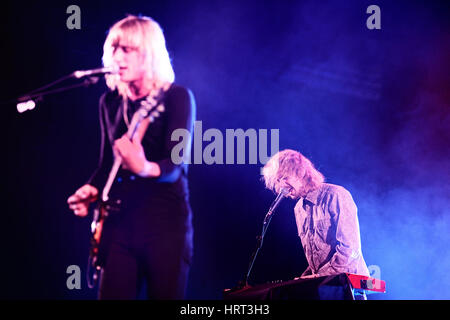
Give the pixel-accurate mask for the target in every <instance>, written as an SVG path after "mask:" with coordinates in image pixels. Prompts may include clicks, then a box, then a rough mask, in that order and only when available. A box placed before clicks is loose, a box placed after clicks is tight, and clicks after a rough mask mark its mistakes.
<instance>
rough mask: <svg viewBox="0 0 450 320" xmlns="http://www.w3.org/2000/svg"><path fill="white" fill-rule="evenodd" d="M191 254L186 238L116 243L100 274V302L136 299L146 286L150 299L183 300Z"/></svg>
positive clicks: (111, 248) (112, 246) (113, 244)
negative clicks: (135, 243)
mask: <svg viewBox="0 0 450 320" xmlns="http://www.w3.org/2000/svg"><path fill="white" fill-rule="evenodd" d="M190 251H191V250H190V243H189V239H186V237H166V238H160V237H159V239H154V241H148V242H145V243H140V244H139V245H136V246H133V245H130V244H129V243H128V244H127V243H121V242H120V241H114V242H113V243H111V246H110V249H109V254H108V256H107V259H106V265H105V267H104V269H103V271H102V274H101V279H100V288H99V296H98V297H99V299H103V300H111V299H114V300H128V299H137V298H138V293H139V292H140V290H141V285H142V284H143V283H145V284H146V288H147V298H148V299H155V300H179V299H183V298H184V295H185V291H186V285H187V278H188V273H189V268H190V255H191V253H190Z"/></svg>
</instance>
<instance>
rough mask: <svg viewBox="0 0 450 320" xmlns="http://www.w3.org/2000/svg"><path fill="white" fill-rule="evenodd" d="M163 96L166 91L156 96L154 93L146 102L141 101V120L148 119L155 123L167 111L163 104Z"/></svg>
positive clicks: (159, 92) (139, 111) (160, 91)
mask: <svg viewBox="0 0 450 320" xmlns="http://www.w3.org/2000/svg"><path fill="white" fill-rule="evenodd" d="M163 94H164V90H163V89H161V90H159V91H158V92H157V93H156V94H155V93H152V94H150V95H148V96H147V98H146V99H145V100H142V101H141V106H140V107H139V110H138V113H139V115H140V117H141V120H142V119H144V118H147V117H148V118H149V119H150V122H153V121H154V120H155V119H156V118H158V117H159V116H160V115H161V113H163V112H164V111H165V108H164V104H162V103H161V101H162V96H163Z"/></svg>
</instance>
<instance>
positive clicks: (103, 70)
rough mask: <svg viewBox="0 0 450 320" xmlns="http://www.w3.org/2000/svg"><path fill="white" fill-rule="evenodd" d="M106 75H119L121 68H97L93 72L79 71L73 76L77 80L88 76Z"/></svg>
mask: <svg viewBox="0 0 450 320" xmlns="http://www.w3.org/2000/svg"><path fill="white" fill-rule="evenodd" d="M106 73H112V74H115V73H119V68H118V67H117V66H114V67H103V68H97V69H91V70H77V71H75V72H74V73H72V75H73V76H74V77H75V78H77V79H80V78H83V77H87V76H91V75H94V74H106Z"/></svg>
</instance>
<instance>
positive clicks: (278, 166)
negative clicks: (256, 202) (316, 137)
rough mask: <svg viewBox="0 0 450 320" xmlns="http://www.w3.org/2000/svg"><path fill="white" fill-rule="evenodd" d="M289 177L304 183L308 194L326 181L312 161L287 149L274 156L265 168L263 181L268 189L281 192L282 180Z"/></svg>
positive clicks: (304, 188)
mask: <svg viewBox="0 0 450 320" xmlns="http://www.w3.org/2000/svg"><path fill="white" fill-rule="evenodd" d="M288 176H292V177H294V178H295V179H299V180H300V181H302V185H303V190H301V192H302V193H303V194H306V193H307V192H309V191H312V190H315V189H317V188H318V187H319V186H320V184H322V183H323V182H324V181H325V178H324V176H323V175H322V174H321V173H320V172H319V171H318V170H317V169H316V168H315V167H314V165H313V164H312V162H311V161H309V159H308V158H306V157H305V156H304V155H302V154H301V153H300V152H298V151H295V150H290V149H286V150H283V151H280V152H278V153H276V154H275V155H273V156H272V157H271V158H270V160H269V161H268V162H267V163H266V165H265V166H264V168H263V179H264V183H265V185H266V188H268V189H270V190H273V191H274V192H279V191H280V189H281V187H282V182H281V181H282V180H283V178H286V177H288Z"/></svg>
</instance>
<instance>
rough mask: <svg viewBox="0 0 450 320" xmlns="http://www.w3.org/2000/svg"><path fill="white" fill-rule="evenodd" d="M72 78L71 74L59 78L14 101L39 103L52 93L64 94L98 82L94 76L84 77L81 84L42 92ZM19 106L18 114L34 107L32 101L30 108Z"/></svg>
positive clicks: (97, 78)
mask: <svg viewBox="0 0 450 320" xmlns="http://www.w3.org/2000/svg"><path fill="white" fill-rule="evenodd" d="M73 77H74V76H73V73H71V74H69V75H66V76H64V77H62V78H59V79H58V80H56V81H53V82H51V83H49V84H47V85H45V86H43V87H40V88H38V89H35V90H33V91H31V92H29V93H27V94H24V95H22V96H21V97H19V98H18V99H17V100H16V101H17V102H18V103H19V104H24V103H26V102H29V101H33V100H36V101H40V100H42V99H43V97H44V96H46V95H50V94H54V93H58V92H64V91H68V90H71V89H75V88H78V87H88V86H89V85H92V84H96V83H97V82H98V80H99V77H96V76H91V77H85V78H84V80H83V81H82V82H81V83H77V84H72V85H66V86H63V87H60V88H56V89H50V90H44V89H47V88H50V87H53V86H55V85H56V84H58V83H60V82H63V81H64V80H67V79H71V78H73ZM19 104H18V107H17V110H18V111H19V112H20V113H22V112H24V111H27V110H31V109H34V105H35V104H34V101H33V105H32V107H25V108H23V107H22V108H20V107H19Z"/></svg>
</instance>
